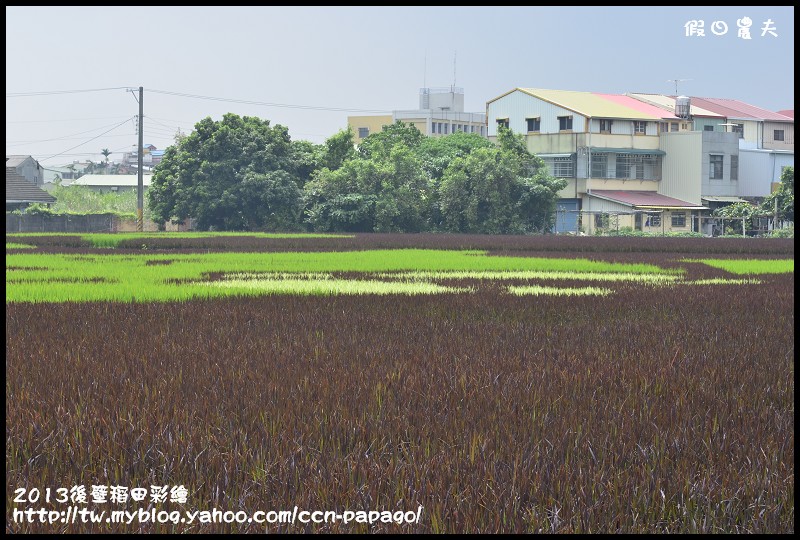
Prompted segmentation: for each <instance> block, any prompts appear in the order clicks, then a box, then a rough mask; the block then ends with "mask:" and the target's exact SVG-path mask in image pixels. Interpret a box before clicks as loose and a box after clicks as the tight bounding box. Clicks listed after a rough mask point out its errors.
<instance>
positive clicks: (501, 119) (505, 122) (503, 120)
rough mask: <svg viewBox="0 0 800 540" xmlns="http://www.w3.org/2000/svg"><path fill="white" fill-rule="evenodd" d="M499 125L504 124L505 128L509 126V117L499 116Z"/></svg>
mask: <svg viewBox="0 0 800 540" xmlns="http://www.w3.org/2000/svg"><path fill="white" fill-rule="evenodd" d="M497 125H498V126H503V127H504V128H508V118H498V119H497Z"/></svg>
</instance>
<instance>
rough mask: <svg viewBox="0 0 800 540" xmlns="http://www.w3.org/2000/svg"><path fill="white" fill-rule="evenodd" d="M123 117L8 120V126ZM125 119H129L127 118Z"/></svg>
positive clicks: (118, 117)
mask: <svg viewBox="0 0 800 540" xmlns="http://www.w3.org/2000/svg"><path fill="white" fill-rule="evenodd" d="M120 118H123V117H122V116H103V117H95V118H61V119H58V120H6V124H36V123H48V124H49V123H51V122H82V121H83V120H119V119H120ZM124 118H128V117H127V116H126V117H124Z"/></svg>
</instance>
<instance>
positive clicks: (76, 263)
mask: <svg viewBox="0 0 800 540" xmlns="http://www.w3.org/2000/svg"><path fill="white" fill-rule="evenodd" d="M158 263H166V264H158ZM6 267H7V272H6V284H7V288H6V302H46V301H49V302H64V301H118V302H132V301H137V302H149V301H172V300H188V299H191V298H195V297H199V298H210V297H214V296H227V295H231V294H256V293H257V292H258V291H262V292H264V293H266V292H265V291H267V290H275V289H268V288H265V286H259V287H244V286H239V287H234V288H231V287H224V286H219V287H216V286H215V287H209V286H208V285H202V284H200V282H202V281H208V280H207V279H206V278H205V277H204V276H208V275H211V274H213V273H221V274H224V275H229V274H236V273H266V272H270V273H275V274H283V273H299V274H325V273H331V272H356V273H362V274H366V273H381V272H383V273H386V272H389V271H392V272H408V271H427V272H446V271H467V272H487V271H489V272H526V271H527V272H545V273H547V272H552V271H554V272H559V273H565V272H568V271H572V270H574V271H576V272H578V273H584V274H585V273H593V274H599V275H600V274H603V273H610V274H637V275H642V276H646V275H650V274H655V275H664V276H674V275H678V274H679V273H680V272H681V269H664V268H660V267H658V266H655V265H651V264H636V263H631V264H628V263H611V262H605V261H592V260H587V259H563V258H543V257H507V256H487V255H486V253H485V252H482V251H475V250H471V251H469V250H468V251H447V250H418V249H400V250H372V251H354V252H308V253H305V252H288V253H204V254H141V253H136V254H113V253H109V254H78V255H73V254H51V253H35V254H33V253H32V254H27V253H19V254H17V253H12V254H9V255H7V257H6ZM29 267H35V268H44V270H41V269H37V270H25V268H29ZM304 287H308V286H304ZM423 288H425V289H426V290H429V291H433V290H439V291H443V290H444V289H439V288H436V287H432V286H427V285H426V286H425V287H423ZM245 290H246V291H247V292H246V293H245V292H244V291H245ZM298 290H299V289H298ZM341 290H344V289H343V288H341Z"/></svg>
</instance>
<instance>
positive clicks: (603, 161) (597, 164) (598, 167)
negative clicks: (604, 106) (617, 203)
mask: <svg viewBox="0 0 800 540" xmlns="http://www.w3.org/2000/svg"><path fill="white" fill-rule="evenodd" d="M607 175H608V154H592V178H606V177H607Z"/></svg>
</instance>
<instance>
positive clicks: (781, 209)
mask: <svg viewBox="0 0 800 540" xmlns="http://www.w3.org/2000/svg"><path fill="white" fill-rule="evenodd" d="M761 207H762V209H763V211H764V213H765V214H766V215H775V214H776V212H777V217H778V219H782V220H787V221H794V167H793V166H792V167H786V168H785V169H783V172H782V173H781V185H780V187H779V188H778V189H777V190H776V191H774V192H773V193H770V194H769V196H767V197H766V198H765V199H764V202H763V203H762V205H761Z"/></svg>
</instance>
